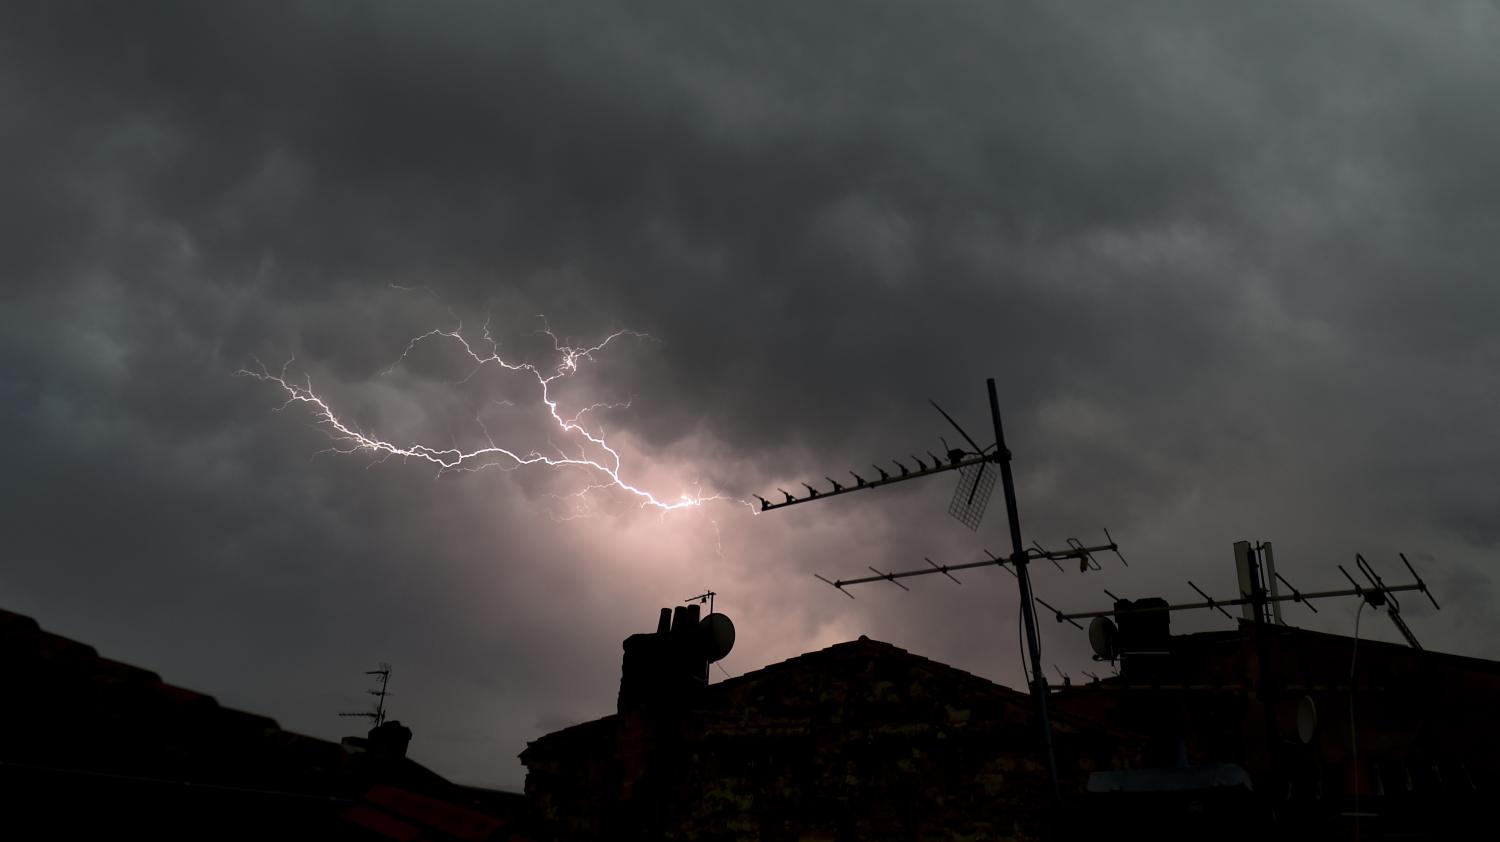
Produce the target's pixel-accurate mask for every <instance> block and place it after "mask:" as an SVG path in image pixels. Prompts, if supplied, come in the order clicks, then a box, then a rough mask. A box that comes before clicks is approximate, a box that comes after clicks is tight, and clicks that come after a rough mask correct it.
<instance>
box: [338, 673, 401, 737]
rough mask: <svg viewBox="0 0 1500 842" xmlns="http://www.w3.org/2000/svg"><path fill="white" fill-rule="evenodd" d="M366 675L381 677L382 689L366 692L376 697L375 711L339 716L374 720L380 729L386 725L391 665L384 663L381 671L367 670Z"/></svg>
mask: <svg viewBox="0 0 1500 842" xmlns="http://www.w3.org/2000/svg"><path fill="white" fill-rule="evenodd" d="M365 675H378V676H380V689H379V690H366V691H365V692H366V693H369V694H370V695H371V696H374V697H375V699H376V701H375V710H373V711H362V712H360V713H340V714H339V716H360V717H364V718H366V719H372V720H374V721H375V727H376V728H379V727H380V726H381V725H384V724H385V697H386V696H389V695H390V693H389V692H387V691H386V685H387V684H388V683H389V682H390V680H391V665H390V664H387V663H382V664H381V665H380V668H379V669H373V670H365Z"/></svg>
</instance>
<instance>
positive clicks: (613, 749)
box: [521, 632, 1141, 840]
mask: <svg viewBox="0 0 1500 842" xmlns="http://www.w3.org/2000/svg"><path fill="white" fill-rule="evenodd" d="M658 635H659V636H662V637H664V638H669V637H670V634H669V633H662V632H659V633H658ZM649 637H653V636H651V635H636V636H634V637H633V638H632V639H631V640H629V641H627V642H626V657H625V672H624V674H623V675H622V678H621V694H620V710H619V712H617V713H616V714H614V715H611V716H606V717H604V718H602V719H598V720H595V721H593V722H588V723H584V724H581V725H577V726H574V727H571V728H567V729H564V730H562V731H558V732H555V733H552V734H548V735H546V736H544V737H542V738H540V739H538V740H536V741H534V742H532V743H531V744H530V745H529V746H528V747H527V749H526V750H525V751H524V752H523V753H522V755H521V760H522V762H523V763H524V764H525V765H526V767H527V778H526V795H527V798H528V800H529V801H530V802H531V804H532V808H533V810H534V811H535V813H536V815H537V818H538V822H539V824H538V832H539V834H541V835H543V836H546V837H547V838H554V839H767V840H774V839H797V840H817V839H827V840H841V839H952V838H969V839H1001V838H1005V839H1009V838H1036V837H1037V835H1038V833H1039V831H1040V828H1041V826H1042V824H1043V822H1044V819H1045V818H1046V816H1045V814H1046V812H1047V806H1048V805H1049V804H1050V802H1051V794H1050V786H1049V784H1048V780H1047V774H1046V767H1045V761H1044V759H1043V757H1044V755H1043V753H1042V751H1041V737H1040V730H1039V728H1038V726H1037V723H1036V718H1035V707H1034V705H1033V703H1032V700H1031V698H1030V697H1029V696H1027V695H1024V694H1020V693H1017V692H1015V691H1013V690H1010V689H1008V688H1006V687H1002V686H1000V685H998V684H995V683H993V682H990V681H987V680H985V679H983V678H980V677H978V676H975V675H971V674H969V673H967V672H964V671H962V670H959V669H955V668H953V667H950V666H946V665H944V664H940V663H937V662H935V661H931V660H928V659H926V658H923V657H920V656H917V655H913V654H911V653H909V652H907V651H905V650H903V649H898V648H896V647H895V646H891V645H890V644H887V643H881V642H878V641H874V640H869V639H867V638H864V637H861V638H860V639H858V640H855V641H851V642H848V643H841V644H838V645H835V646H832V647H829V648H827V649H823V650H821V651H817V652H812V653H809V654H806V655H802V656H800V657H796V658H792V659H790V660H787V661H783V662H781V663H778V664H773V665H771V666H768V667H766V668H764V669H760V670H756V671H754V672H750V673H746V674H744V675H741V676H739V677H737V678H732V679H728V680H725V681H722V682H720V683H717V684H713V685H708V686H704V682H703V678H700V677H699V676H704V673H703V672H702V667H706V663H693V662H691V659H683V658H682V656H681V654H680V653H677V652H673V651H671V647H670V646H668V645H666V644H665V640H663V641H660V643H661V645H651V642H650V641H644V642H643V641H641V640H640V638H649ZM673 664H676V665H678V667H680V668H675V673H674V667H673V666H672V665H673ZM705 677H706V676H705ZM690 678H691V679H693V680H689V679H690ZM662 687H666V688H669V689H670V692H666V693H663V692H660V689H661V688H662ZM1053 726H1054V740H1055V743H1056V751H1057V756H1058V758H1059V762H1060V766H1061V767H1062V769H1063V770H1064V780H1063V786H1064V787H1065V788H1067V789H1069V790H1078V789H1081V788H1082V786H1083V784H1084V781H1085V780H1086V778H1087V776H1088V774H1089V773H1090V772H1092V771H1096V770H1105V769H1112V768H1117V767H1121V766H1132V765H1135V764H1136V763H1137V762H1138V761H1139V750H1140V746H1141V741H1140V740H1139V739H1138V738H1136V737H1133V736H1131V735H1129V734H1126V733H1124V732H1123V731H1121V730H1119V729H1114V728H1110V727H1108V726H1103V725H1100V724H1097V723H1085V722H1083V721H1081V720H1079V719H1078V718H1076V717H1073V716H1069V715H1067V714H1063V715H1059V716H1057V717H1056V718H1055V720H1054V723H1053Z"/></svg>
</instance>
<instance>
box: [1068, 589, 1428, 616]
mask: <svg viewBox="0 0 1500 842" xmlns="http://www.w3.org/2000/svg"><path fill="white" fill-rule="evenodd" d="M1194 589H1195V590H1196V588H1194ZM1426 589H1427V586H1426V585H1425V584H1416V583H1413V584H1410V585H1386V586H1384V587H1382V588H1380V590H1381V591H1425V590H1426ZM1373 590H1374V589H1372V588H1361V587H1359V586H1358V585H1356V586H1355V587H1354V588H1352V589H1350V588H1346V589H1344V590H1340V591H1312V592H1298V593H1293V594H1280V595H1277V596H1265V597H1261V598H1260V599H1259V600H1257V599H1255V598H1252V597H1240V598H1237V599H1213V598H1212V597H1209V598H1208V600H1207V601H1206V602H1184V603H1180V604H1177V605H1167V606H1164V607H1163V606H1154V607H1148V608H1125V609H1120V610H1114V609H1111V610H1108V611H1080V612H1077V613H1073V614H1062V613H1059V614H1058V615H1057V621H1058V622H1059V623H1061V622H1064V621H1066V620H1088V619H1092V618H1094V617H1113V616H1115V615H1116V614H1145V613H1149V612H1151V611H1191V610H1194V609H1198V608H1218V607H1220V606H1223V605H1252V604H1254V603H1256V602H1257V601H1259V602H1304V601H1306V600H1309V599H1332V598H1334V597H1340V596H1364V595H1365V594H1367V593H1370V592H1372V591H1373ZM1200 593H1201V591H1200Z"/></svg>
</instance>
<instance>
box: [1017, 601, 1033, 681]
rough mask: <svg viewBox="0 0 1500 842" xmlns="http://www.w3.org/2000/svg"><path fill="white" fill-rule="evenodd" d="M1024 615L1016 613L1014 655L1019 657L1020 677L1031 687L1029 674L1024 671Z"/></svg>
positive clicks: (1027, 671)
mask: <svg viewBox="0 0 1500 842" xmlns="http://www.w3.org/2000/svg"><path fill="white" fill-rule="evenodd" d="M1025 616H1026V615H1025V614H1023V613H1021V612H1020V611H1017V612H1016V654H1017V655H1019V656H1020V657H1021V676H1022V677H1023V678H1025V679H1026V686H1027V687H1028V688H1030V687H1031V672H1030V671H1029V670H1027V669H1026V624H1025Z"/></svg>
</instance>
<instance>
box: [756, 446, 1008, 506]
mask: <svg viewBox="0 0 1500 842" xmlns="http://www.w3.org/2000/svg"><path fill="white" fill-rule="evenodd" d="M929 458H931V457H929ZM893 461H895V460H893ZM916 461H917V464H918V465H919V466H921V467H919V468H917V469H916V470H912V469H911V468H908V467H906V465H905V464H904V463H902V462H899V461H895V465H896V467H897V468H899V469H900V470H901V473H899V474H886V475H885V476H882V477H881V478H880V479H868V480H867V479H863V478H860V477H859V476H858V475H857V474H856V475H855V476H856V478H857V479H860V481H859V482H858V483H857V484H855V485H844V484H843V483H836V482H834V483H833V488H832V490H829V491H819V490H817V489H815V488H813V487H812V486H807V489H808V492H809V493H808V494H807V496H805V497H798V496H796V495H794V494H791V493H789V492H786V491H783V492H781V493H782V495H783V496H785V498H786V499H784V500H782V501H781V502H779V503H773V502H771V501H770V500H767V499H765V498H764V497H759V496H757V497H756V499H757V500H760V510H761V511H763V512H769V511H773V510H775V509H784V508H786V507H787V506H795V505H797V504H798V503H806V502H807V501H809V500H822V499H825V498H828V497H836V496H838V495H840V494H850V493H853V492H855V491H865V490H867V489H871V488H880V487H882V486H886V485H895V484H896V483H898V482H905V481H907V480H909V479H918V478H919V477H930V476H932V475H934V474H941V473H945V472H947V471H956V470H959V469H960V468H967V467H969V466H970V465H983V464H985V463H986V462H994V461H996V457H995V455H994V454H989V455H983V454H977V453H971V454H968V455H966V456H964V457H962V458H959V459H949V460H948V461H946V462H943V463H941V464H938V463H937V461H936V460H934V462H933V464H931V465H928V464H927V463H926V462H923V461H921V460H916ZM877 470H878V469H877ZM829 482H833V481H832V480H829Z"/></svg>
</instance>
